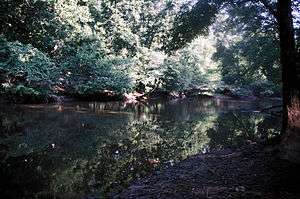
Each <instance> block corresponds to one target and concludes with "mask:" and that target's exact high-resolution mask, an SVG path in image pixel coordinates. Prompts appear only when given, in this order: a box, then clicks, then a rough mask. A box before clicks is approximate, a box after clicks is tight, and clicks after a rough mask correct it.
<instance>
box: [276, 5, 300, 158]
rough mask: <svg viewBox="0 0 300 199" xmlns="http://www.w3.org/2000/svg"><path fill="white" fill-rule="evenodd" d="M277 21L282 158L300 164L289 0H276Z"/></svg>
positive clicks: (299, 121)
mask: <svg viewBox="0 0 300 199" xmlns="http://www.w3.org/2000/svg"><path fill="white" fill-rule="evenodd" d="M277 19H278V23H279V37H280V49H281V53H280V55H281V65H282V82H283V121H282V133H283V141H282V146H283V150H282V152H283V155H284V158H286V159H288V160H291V161H294V162H300V104H299V102H300V100H299V94H300V89H299V76H300V70H299V65H298V67H297V62H296V44H295V35H294V27H293V16H292V1H291V0H278V4H277Z"/></svg>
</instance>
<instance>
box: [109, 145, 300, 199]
mask: <svg viewBox="0 0 300 199" xmlns="http://www.w3.org/2000/svg"><path fill="white" fill-rule="evenodd" d="M299 174H300V166H299V165H296V164H292V163H290V162H287V161H285V160H281V159H279V156H278V150H277V148H276V147H274V146H273V147H271V146H262V145H257V144H251V145H248V146H246V147H243V148H241V149H238V150H229V149H228V150H222V151H215V152H211V153H207V154H199V155H195V156H193V157H190V158H188V159H186V160H183V161H181V162H179V163H178V164H175V165H174V166H169V167H165V168H162V169H160V170H159V171H156V172H154V173H153V174H152V175H150V176H148V177H146V178H144V179H142V180H139V181H136V182H134V183H133V184H131V186H129V187H128V188H127V189H126V190H124V191H123V192H121V193H119V194H118V195H115V196H113V198H170V199H171V198H172V199H176V198H178V199H179V198H180V199H181V198H216V199H223V198H253V199H254V198H266V199H271V198H280V199H281V198H282V199H286V198H295V199H299V198H300V175H299Z"/></svg>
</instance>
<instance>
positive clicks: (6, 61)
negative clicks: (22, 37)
mask: <svg viewBox="0 0 300 199" xmlns="http://www.w3.org/2000/svg"><path fill="white" fill-rule="evenodd" d="M0 57H1V59H0V83H1V92H2V93H6V94H13V95H18V96H23V95H33V96H39V95H45V96H46V95H47V94H49V93H50V92H51V88H52V86H53V85H54V84H55V82H56V80H57V77H58V76H57V74H58V71H57V68H56V67H55V64H54V63H53V62H52V61H51V59H50V58H48V57H47V56H46V55H45V54H44V53H42V52H40V51H39V50H38V49H36V48H34V47H32V45H30V44H29V45H25V44H22V43H20V42H18V41H16V42H7V41H6V40H5V39H4V38H3V37H0Z"/></svg>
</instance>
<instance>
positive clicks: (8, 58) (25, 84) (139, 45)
mask: <svg viewBox="0 0 300 199" xmlns="http://www.w3.org/2000/svg"><path fill="white" fill-rule="evenodd" d="M270 5H271V4H270ZM0 6H1V7H0V10H1V13H2V14H1V18H0V21H1V32H0V33H1V51H0V52H1V63H0V70H1V78H0V81H1V95H2V96H5V98H9V99H10V100H13V101H16V102H18V101H19V102H34V101H36V102H38V101H47V100H48V101H49V100H51V98H53V96H55V95H69V96H76V97H93V98H97V99H100V100H101V99H104V98H105V97H107V96H111V95H113V96H118V97H119V96H121V95H122V94H124V93H131V92H133V91H138V92H140V93H146V94H151V93H153V94H162V93H164V94H165V93H172V92H176V93H179V94H188V93H190V92H189V91H191V90H195V89H198V90H200V91H206V92H209V93H227V94H230V95H235V96H256V97H279V96H280V95H281V73H280V72H281V66H280V62H279V57H280V56H279V35H278V31H277V22H276V18H275V17H274V16H273V15H272V13H270V11H269V10H268V7H266V6H265V5H264V4H263V3H261V2H259V1H253V2H252V1H232V2H231V1H228V2H226V1H218V0H217V1H214V0H208V1H199V2H195V1H172V0H168V1H162V0H151V1H150V0H135V1H125V0H124V1H123V0H120V1H111V0H104V1H97V0H92V1H86V0H73V1H67V0H57V1H52V0H49V1H22V0H18V1H12V0H4V1H3V2H1V5H0ZM296 7H297V6H296V5H295V8H296ZM295 23H298V22H297V21H296V22H295ZM296 27H299V26H297V25H296ZM296 33H297V35H299V34H300V31H299V30H298V29H297V30H296ZM297 38H299V36H297ZM297 42H298V51H299V39H297ZM52 100H53V99H52Z"/></svg>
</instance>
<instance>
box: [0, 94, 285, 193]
mask: <svg viewBox="0 0 300 199" xmlns="http://www.w3.org/2000/svg"><path fill="white" fill-rule="evenodd" d="M270 104H272V102H262V103H261V102H241V101H224V100H212V99H203V100H196V99H195V100H182V101H168V102H159V101H158V102H148V103H140V104H126V103H122V102H114V103H98V102H87V103H75V102H74V103H67V104H61V105H39V106H36V105H32V106H31V105H26V106H9V107H1V110H2V111H1V116H0V118H1V121H0V126H1V137H0V152H1V153H0V155H1V156H0V157H1V169H0V175H1V176H0V177H1V182H0V192H1V193H3V194H2V195H3V197H4V198H21V197H22V198H82V197H84V196H91V195H96V196H99V197H100V198H101V197H105V196H108V195H109V194H111V193H116V192H119V191H120V190H122V189H123V188H124V187H126V186H127V185H128V184H129V183H130V182H132V181H133V180H137V179H139V178H141V177H143V176H145V175H148V174H149V173H150V172H151V171H153V170H155V169H157V168H159V167H160V166H171V165H173V164H174V163H175V162H177V161H179V160H182V159H185V158H186V157H188V156H191V155H194V154H196V153H199V152H203V153H205V152H207V151H209V150H215V149H220V148H227V147H238V146H241V145H243V144H248V143H251V142H258V141H261V140H267V139H269V138H271V137H272V136H276V135H277V134H278V133H279V128H280V121H279V120H277V119H276V118H271V117H269V116H267V115H263V114H261V113H258V112H257V111H258V110H259V109H261V108H262V107H265V106H267V105H270Z"/></svg>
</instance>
